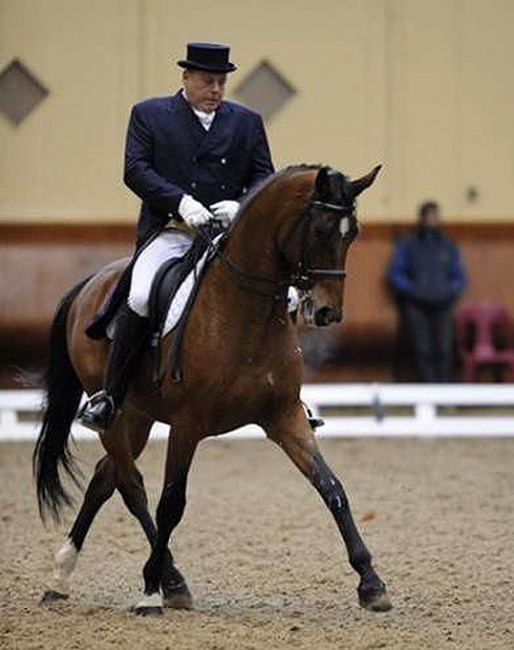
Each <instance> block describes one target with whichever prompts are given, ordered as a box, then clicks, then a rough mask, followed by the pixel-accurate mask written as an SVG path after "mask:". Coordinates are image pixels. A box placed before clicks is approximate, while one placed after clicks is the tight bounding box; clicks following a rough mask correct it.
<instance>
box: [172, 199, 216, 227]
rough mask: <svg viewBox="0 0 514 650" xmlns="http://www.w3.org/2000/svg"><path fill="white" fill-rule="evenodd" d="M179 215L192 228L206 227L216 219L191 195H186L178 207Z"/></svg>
mask: <svg viewBox="0 0 514 650" xmlns="http://www.w3.org/2000/svg"><path fill="white" fill-rule="evenodd" d="M178 213H179V215H180V216H181V217H182V219H184V222H185V223H186V224H187V225H188V226H190V227H191V228H198V226H203V225H205V224H206V223H207V222H208V221H210V220H211V219H213V218H214V215H212V214H211V213H210V212H209V210H207V208H206V207H205V206H203V205H202V204H201V203H200V202H199V201H196V200H195V199H193V197H192V196H189V194H184V196H183V197H182V199H181V200H180V203H179V206H178Z"/></svg>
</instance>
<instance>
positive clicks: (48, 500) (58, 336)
mask: <svg viewBox="0 0 514 650" xmlns="http://www.w3.org/2000/svg"><path fill="white" fill-rule="evenodd" d="M88 280H89V278H86V279H85V280H82V281H81V282H79V283H78V284H77V285H75V286H74V287H73V289H71V291H69V292H68V293H67V294H66V295H65V296H64V297H63V298H62V300H61V302H60V304H59V306H58V308H57V311H56V313H55V316H54V320H53V323H52V329H51V334H50V351H49V357H48V366H47V370H46V376H45V389H46V400H45V406H44V411H43V423H42V426H41V431H40V433H39V437H38V440H37V443H36V447H35V449H34V455H33V457H32V472H33V476H34V479H35V481H36V488H37V500H38V506H39V513H40V515H41V518H42V519H43V521H44V520H45V519H46V516H47V514H48V513H50V514H51V515H52V517H53V519H54V520H56V521H59V519H60V513H61V510H62V508H63V507H64V506H67V505H71V498H70V496H69V494H68V493H67V492H66V490H65V489H64V487H63V485H62V483H61V478H60V476H59V465H62V467H63V468H64V470H65V472H66V473H67V474H68V475H69V476H70V477H71V478H72V479H73V481H74V482H75V484H77V485H79V480H78V478H77V474H78V470H77V467H76V465H75V463H74V460H73V457H72V455H71V453H70V450H69V448H68V437H69V435H70V427H71V423H72V422H73V419H74V417H75V414H76V412H77V409H78V407H79V404H80V398H81V396H82V392H83V389H82V385H81V383H80V381H79V378H78V376H77V374H76V372H75V370H74V368H73V366H72V365H71V360H70V357H69V354H68V346H67V343H66V321H67V317H68V312H69V309H70V307H71V304H72V303H73V301H74V300H75V298H76V296H77V294H78V293H79V291H80V290H81V289H82V287H83V286H84V285H85V284H86V282H87V281H88Z"/></svg>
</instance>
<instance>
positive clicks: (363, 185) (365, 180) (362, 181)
mask: <svg viewBox="0 0 514 650" xmlns="http://www.w3.org/2000/svg"><path fill="white" fill-rule="evenodd" d="M381 169H382V165H377V166H376V167H374V168H373V169H372V170H371V171H370V172H369V174H366V175H365V176H362V178H357V179H356V180H354V181H352V182H351V186H352V197H353V198H354V199H355V198H357V197H358V196H359V194H361V193H362V192H364V190H367V189H368V187H369V186H370V185H371V184H372V183H373V181H374V180H375V178H376V177H377V175H378V172H379V171H380V170H381Z"/></svg>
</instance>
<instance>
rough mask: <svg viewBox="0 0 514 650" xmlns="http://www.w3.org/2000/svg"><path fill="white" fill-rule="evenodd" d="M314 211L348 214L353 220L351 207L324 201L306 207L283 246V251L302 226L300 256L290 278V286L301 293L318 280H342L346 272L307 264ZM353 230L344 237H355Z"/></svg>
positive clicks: (311, 201)
mask: <svg viewBox="0 0 514 650" xmlns="http://www.w3.org/2000/svg"><path fill="white" fill-rule="evenodd" d="M316 210H323V211H324V212H336V213H339V214H341V215H344V214H350V215H351V217H352V218H353V220H354V221H355V217H354V215H353V212H354V209H353V206H351V207H349V206H345V205H337V204H335V203H328V202H326V201H319V200H315V199H311V200H310V201H309V203H308V205H307V209H306V210H305V211H304V212H303V213H302V214H301V215H300V218H299V219H298V220H297V222H296V224H295V225H294V226H293V228H292V229H291V232H290V233H289V236H288V238H287V240H286V242H285V244H284V249H286V248H287V246H288V245H289V243H290V241H291V239H292V238H293V236H294V235H295V232H296V230H297V229H298V228H299V227H301V226H302V225H303V233H302V236H301V242H302V243H301V256H300V261H299V263H298V267H297V269H296V272H295V274H294V275H293V276H292V278H291V282H290V284H291V285H292V286H294V287H296V288H297V289H300V290H301V291H310V290H311V289H312V288H313V287H314V285H315V284H316V282H318V281H319V280H344V278H346V275H347V274H346V271H344V270H342V271H340V270H336V269H319V268H313V267H312V266H311V265H310V262H309V245H308V243H309V231H310V225H311V221H312V219H313V218H314V212H315V211H316ZM355 234H356V232H355V229H352V228H351V229H350V230H349V232H348V233H347V234H346V235H345V237H347V238H349V239H350V238H352V239H353V237H354V236H355Z"/></svg>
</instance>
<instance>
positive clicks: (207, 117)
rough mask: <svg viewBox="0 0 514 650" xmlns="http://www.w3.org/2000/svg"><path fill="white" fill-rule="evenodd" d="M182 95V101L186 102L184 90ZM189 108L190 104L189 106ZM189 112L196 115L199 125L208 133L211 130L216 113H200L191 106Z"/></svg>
mask: <svg viewBox="0 0 514 650" xmlns="http://www.w3.org/2000/svg"><path fill="white" fill-rule="evenodd" d="M182 95H183V96H184V99H185V100H186V101H187V95H186V89H185V88H183V89H182ZM189 106H191V104H189ZM191 110H192V111H193V113H194V114H195V115H196V117H197V118H198V119H199V120H200V124H201V125H202V126H203V128H204V129H205V130H206V131H208V130H209V129H210V128H211V125H212V123H213V121H214V118H215V117H216V111H211V112H210V113H205V112H204V111H200V110H198V109H197V108H195V107H194V106H191Z"/></svg>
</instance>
